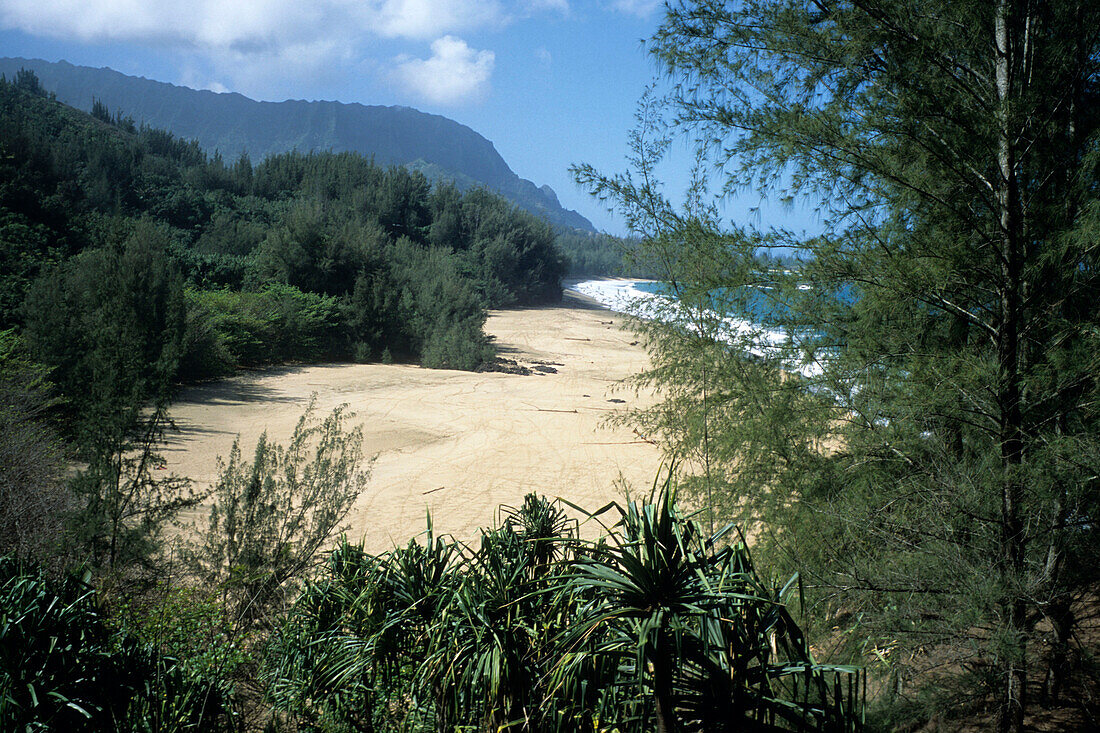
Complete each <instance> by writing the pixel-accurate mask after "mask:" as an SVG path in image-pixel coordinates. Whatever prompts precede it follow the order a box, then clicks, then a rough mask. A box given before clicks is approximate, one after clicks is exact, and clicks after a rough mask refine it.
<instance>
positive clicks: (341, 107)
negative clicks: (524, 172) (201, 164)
mask: <svg viewBox="0 0 1100 733" xmlns="http://www.w3.org/2000/svg"><path fill="white" fill-rule="evenodd" d="M22 68H25V69H27V70H28V71H33V72H34V73H35V74H36V75H37V76H38V77H39V79H40V81H41V83H42V85H43V87H44V88H45V89H46V90H47V91H49V92H53V93H55V94H56V95H57V98H58V99H59V100H61V101H62V102H65V103H66V104H70V105H72V106H74V107H77V108H78V109H83V110H85V111H89V110H91V109H92V105H93V104H94V102H95V101H97V100H98V101H99V102H101V103H103V104H106V105H107V106H108V107H110V108H111V109H112V110H121V111H122V112H123V113H124V114H125V115H127V116H129V117H132V118H133V119H134V120H136V121H137V122H138V123H139V124H147V125H149V126H151V127H157V128H161V129H164V130H168V131H170V132H172V133H173V134H174V135H176V136H177V137H182V138H185V139H187V140H192V139H194V140H196V141H197V142H198V144H199V146H200V147H201V148H202V149H203V150H204V151H206V152H207V153H209V154H213V153H214V152H215V151H220V152H221V154H222V155H223V156H226V157H227V158H236V157H237V156H239V155H240V154H241V153H245V152H247V153H248V154H249V155H251V156H252V158H253V160H255V161H260V160H264V159H266V158H267V157H268V156H271V155H279V154H283V153H290V152H299V153H309V152H315V151H331V152H337V153H339V152H354V153H360V154H362V155H364V156H366V157H369V158H371V159H373V160H374V161H375V162H376V163H378V164H380V165H384V166H389V165H399V166H406V167H408V168H410V169H412V170H418V171H420V172H422V173H424V174H425V175H426V176H428V178H429V179H430V180H432V181H440V182H448V181H449V182H452V183H454V184H455V185H456V186H457V187H458V188H460V189H461V190H468V189H470V188H476V187H484V188H488V189H489V190H491V191H493V192H494V193H498V194H500V195H502V196H504V197H505V198H507V199H508V200H509V201H511V202H512V203H514V204H516V205H517V206H519V207H521V208H523V209H524V210H526V211H528V212H530V213H534V214H537V215H539V216H541V217H543V218H545V219H546V220H547V221H549V222H550V223H552V224H554V225H556V226H560V227H562V228H563V229H564V230H566V231H572V230H574V229H576V230H580V231H587V232H594V231H595V229H594V228H593V226H592V223H591V222H589V221H588V220H587V219H585V218H584V217H583V216H581V215H580V214H578V213H577V212H575V211H571V210H568V209H564V208H562V206H561V204H560V203H559V202H558V198H557V195H556V194H555V193H554V192H553V190H551V189H550V188H549V187H548V186H542V187H539V186H536V185H535V184H534V183H532V182H531V181H528V180H526V179H523V178H520V177H519V176H518V175H516V174H515V172H513V171H512V169H511V168H510V167H509V166H508V164H507V163H506V162H505V161H504V159H503V158H502V157H501V156H500V154H499V153H498V152H497V151H496V149H495V148H494V147H493V143H492V142H490V141H489V140H486V139H485V138H484V137H482V136H481V135H479V134H478V133H476V132H475V131H473V130H471V129H470V128H468V127H466V126H465V125H461V124H459V123H457V122H455V121H454V120H451V119H448V118H446V117H441V116H439V115H430V114H426V113H424V112H420V111H419V110H415V109H412V108H410V107H383V106H365V105H361V104H343V103H340V102H318V101H315V102H307V101H305V100H287V101H285V102H257V101H255V100H253V99H249V98H247V97H244V96H242V95H240V94H216V93H214V92H210V91H202V90H197V89H189V88H187V87H179V86H175V85H173V84H165V83H163V82H158V81H153V80H151V79H144V78H138V77H133V76H127V75H125V74H120V73H118V72H117V71H113V70H111V69H92V68H89V67H86V66H73V65H72V64H69V63H66V62H64V61H62V62H59V63H50V62H47V61H42V60H40V59H22V58H8V59H0V73H2V74H7V76H8V77H9V78H11V77H14V75H15V74H16V72H18V70H19V69H22Z"/></svg>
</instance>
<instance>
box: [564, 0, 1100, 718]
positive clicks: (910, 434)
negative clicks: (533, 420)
mask: <svg viewBox="0 0 1100 733" xmlns="http://www.w3.org/2000/svg"><path fill="white" fill-rule="evenodd" d="M670 6H671V8H670V10H669V12H668V14H667V16H666V18H665V21H664V23H663V24H662V25H661V27H660V28H659V30H658V31H657V32H656V34H655V35H654V37H653V39H652V44H651V49H652V51H653V53H654V56H655V58H656V60H657V61H658V63H659V64H660V65H661V68H662V70H663V71H664V72H665V73H666V74H667V78H668V80H669V82H670V88H671V92H670V94H669V96H668V98H667V99H665V100H663V102H664V104H661V103H658V102H657V101H656V100H646V102H647V103H646V104H645V105H643V113H644V118H643V129H642V130H641V131H640V132H639V134H637V135H636V136H635V137H634V140H635V142H636V143H637V149H636V150H635V156H634V161H635V163H636V164H637V165H638V166H639V167H640V169H641V170H636V171H632V174H623V175H617V176H605V175H601V174H600V173H598V172H597V171H594V170H592V169H591V168H586V167H581V168H579V169H578V170H577V173H578V177H579V179H580V180H581V181H582V182H584V183H586V184H587V185H589V186H590V187H591V189H592V191H593V192H594V193H596V194H598V195H600V196H601V197H603V198H605V199H608V200H612V201H615V202H617V203H618V204H619V205H620V207H621V209H622V211H623V212H624V213H625V214H626V215H627V216H628V217H629V218H630V220H631V221H632V223H633V224H634V226H635V228H636V230H637V231H638V232H639V234H641V235H644V236H645V243H644V246H645V248H646V249H647V250H648V252H649V253H650V261H652V262H654V263H658V264H660V265H663V267H664V272H663V275H662V277H663V279H665V280H667V281H668V282H669V283H670V287H672V288H673V290H674V292H675V294H676V295H677V297H678V302H679V304H680V308H679V311H678V312H676V313H672V314H670V318H672V319H673V320H674V321H675V323H676V325H673V326H667V325H662V324H660V323H653V322H651V323H643V324H641V328H642V329H643V330H644V331H645V333H646V334H647V336H648V337H649V339H648V340H649V343H650V344H651V346H652V352H653V362H652V363H653V368H652V369H651V370H650V371H649V372H647V373H646V374H645V375H643V376H642V377H641V380H642V381H643V382H644V383H649V384H655V385H657V386H659V387H660V388H662V390H663V393H664V396H665V400H664V401H663V402H662V403H661V404H660V405H659V406H658V407H657V408H655V409H654V410H651V411H648V412H645V413H642V414H639V415H637V416H636V420H637V421H638V422H639V423H640V424H639V430H640V432H643V433H644V434H646V435H653V436H663V439H664V441H665V445H666V447H667V449H668V451H669V453H670V454H671V455H672V456H675V457H678V458H679V459H680V460H682V461H685V462H688V463H690V464H691V466H692V468H693V470H692V471H690V472H689V473H690V474H691V475H689V476H685V477H684V479H683V482H682V483H683V488H682V490H683V491H684V492H685V493H687V494H690V495H691V496H692V497H693V498H694V499H695V500H696V501H697V502H698V503H699V504H700V505H701V506H702V507H704V508H705V510H706V511H707V512H708V513H709V514H711V515H712V516H715V517H719V518H721V517H726V518H732V519H734V520H736V521H738V522H739V523H741V524H743V525H745V526H747V527H752V526H755V527H756V528H757V531H756V532H755V536H756V537H757V538H758V540H757V543H756V547H755V548H754V549H755V551H756V552H757V553H758V556H759V557H765V558H769V559H770V560H772V561H774V562H779V563H791V564H792V565H794V566H797V567H798V568H799V569H800V570H801V571H802V572H803V576H804V578H805V579H806V581H807V585H808V587H809V588H810V596H811V598H812V599H813V601H814V605H815V608H816V609H817V613H815V614H814V616H815V618H817V619H818V620H819V623H820V627H821V632H823V634H824V635H825V638H828V639H829V640H831V641H833V642H836V644H837V650H838V653H839V654H841V655H844V654H850V655H851V656H850V657H849V658H859V659H862V660H864V661H865V662H866V663H868V664H869V665H872V666H873V668H874V674H873V676H874V677H877V678H878V680H879V681H878V684H877V685H876V687H877V688H878V689H880V690H881V694H879V695H878V697H877V709H878V712H877V714H876V715H877V717H878V719H879V720H880V721H882V724H883V725H884V726H889V727H893V726H898V727H901V728H905V729H915V728H916V727H919V726H923V725H927V726H928V727H929V728H932V727H939V726H943V727H944V728H945V729H958V728H960V727H963V726H965V725H967V724H977V725H979V726H982V727H988V728H995V729H997V730H999V731H1020V730H1023V729H1024V728H1025V725H1027V724H1028V723H1029V722H1030V721H1032V720H1034V721H1035V722H1037V723H1040V722H1041V716H1042V715H1043V709H1044V708H1046V707H1059V706H1063V707H1062V710H1061V711H1060V713H1058V714H1059V715H1065V716H1067V717H1066V718H1063V719H1062V720H1063V721H1065V720H1067V719H1072V720H1073V721H1075V723H1076V724H1077V725H1080V726H1082V727H1084V728H1089V729H1091V728H1093V727H1095V726H1096V721H1097V715H1098V711H1097V707H1096V704H1095V699H1096V697H1095V690H1096V689H1097V684H1098V681H1100V674H1098V669H1097V666H1096V658H1095V651H1096V647H1095V631H1094V630H1092V631H1088V628H1089V626H1090V625H1093V624H1095V619H1096V610H1097V607H1096V598H1097V596H1096V593H1097V590H1098V588H1097V577H1098V576H1097V572H1096V568H1097V563H1098V561H1100V527H1098V526H1097V522H1096V519H1097V516H1098V515H1100V485H1098V478H1097V477H1098V475H1100V474H1098V472H1097V470H1096V469H1097V466H1098V465H1100V411H1098V409H1097V407H1098V405H1100V401H1098V399H1097V398H1098V396H1100V381H1098V379H1097V375H1100V362H1098V355H1100V342H1098V340H1097V334H1098V333H1100V311H1098V310H1097V308H1096V303H1097V299H1098V297H1100V260H1098V259H1097V252H1098V250H1097V241H1098V240H1100V219H1098V218H1097V214H1098V211H1100V198H1098V196H1097V192H1098V190H1100V175H1098V171H1100V167H1098V161H1100V157H1098V156H1100V116H1098V115H1097V110H1098V109H1100V106H1098V104H1097V102H1098V100H1100V31H1098V29H1100V16H1098V15H1097V11H1098V6H1097V4H1096V3H1079V2H1073V1H1072V0H1070V1H1067V2H1045V3H1033V2H1026V1H1017V0H998V1H997V2H987V1H984V0H982V1H978V2H938V1H936V0H931V1H927V2H926V1H924V0H920V1H919V2H910V1H906V2H894V1H893V0H868V1H866V2H863V1H861V2H827V1H826V2H803V1H802V0H750V1H746V2H743V3H728V2H719V1H711V0H700V1H698V2H682V3H675V4H670ZM662 110H668V114H669V119H671V120H673V122H671V123H669V124H666V123H665V122H664V120H662V119H661V118H660V117H659V116H658V113H660V112H661V111H662ZM680 134H682V135H683V136H685V137H686V138H687V139H690V140H693V141H700V155H701V156H702V157H703V158H704V159H706V160H709V161H710V162H711V163H713V164H714V166H715V168H717V169H719V170H720V172H721V175H722V176H724V180H723V188H724V190H734V189H737V188H739V187H743V186H758V187H760V188H761V189H762V190H763V191H766V192H768V193H770V194H773V195H774V194H776V193H777V192H778V194H779V195H783V196H792V197H795V196H800V195H801V196H804V197H806V198H808V199H809V200H810V201H813V202H815V203H818V202H820V205H821V207H822V211H823V212H824V213H825V219H826V225H825V231H824V232H823V233H822V234H821V235H820V236H816V237H812V238H809V239H803V238H800V237H797V236H795V235H793V234H791V233H789V232H784V231H768V232H761V231H754V230H752V229H748V228H741V227H736V226H729V225H728V224H726V223H724V222H722V221H721V220H720V219H719V217H718V216H717V215H716V213H715V209H714V207H713V206H712V204H711V203H710V201H711V199H710V198H709V197H708V194H707V192H706V191H704V190H703V189H702V188H701V187H700V188H699V189H697V190H696V191H695V194H694V196H693V197H691V201H690V202H689V205H688V206H687V207H686V208H679V209H678V208H674V207H673V206H671V205H669V203H668V202H667V201H666V200H665V199H664V198H663V196H662V194H661V192H660V191H657V190H655V189H653V188H651V187H649V186H646V185H642V184H641V183H638V182H645V181H648V180H651V177H650V176H648V175H646V174H647V173H648V169H649V168H650V167H651V166H652V165H654V163H655V162H656V161H657V160H658V159H659V158H660V156H661V154H662V153H663V151H664V149H665V146H667V145H668V141H669V139H670V137H671V136H675V135H680ZM773 252H775V253H780V252H782V253H784V256H785V261H783V262H780V261H778V260H777V259H776V258H774V257H770V256H769V253H773ZM762 315H766V316H767V320H768V322H769V323H770V324H771V325H772V326H774V327H775V328H776V331H766V330H764V329H762V328H759V327H746V328H744V329H740V330H739V329H731V328H730V326H729V323H730V319H737V320H739V321H743V320H744V319H746V318H747V319H748V320H750V321H753V322H756V323H758V324H759V323H760V322H761V316H762ZM685 322H687V323H688V324H689V325H690V328H685V327H684V323H685ZM1092 629H1095V626H1094V625H1093V626H1092ZM1090 635H1091V636H1090ZM1066 707H1070V708H1075V710H1074V711H1073V713H1072V714H1071V713H1069V712H1067V710H1066V709H1065V708H1066ZM1032 716H1034V717H1032ZM1061 725H1070V724H1069V723H1065V722H1063V723H1054V724H1053V725H1052V727H1056V728H1060V727H1061Z"/></svg>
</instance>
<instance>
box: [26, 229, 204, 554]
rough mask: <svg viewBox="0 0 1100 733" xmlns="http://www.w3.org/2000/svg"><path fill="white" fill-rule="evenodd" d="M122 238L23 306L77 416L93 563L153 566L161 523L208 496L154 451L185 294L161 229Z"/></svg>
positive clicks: (79, 519) (63, 271) (61, 273)
mask: <svg viewBox="0 0 1100 733" xmlns="http://www.w3.org/2000/svg"><path fill="white" fill-rule="evenodd" d="M120 229H121V232H120V233H117V237H118V239H119V240H120V241H118V242H117V243H115V244H113V245H112V246H109V247H105V248H103V249H100V250H90V251H86V252H84V253H82V254H81V255H79V256H78V257H75V258H73V259H72V260H70V261H69V262H67V263H65V264H64V265H62V266H60V267H58V268H56V269H55V270H53V271H52V272H49V273H47V274H45V275H43V276H42V277H41V278H40V279H39V280H38V281H37V282H36V283H35V285H34V286H33V287H32V289H31V291H30V293H29V294H28V297H27V302H26V304H25V306H24V312H25V315H26V320H27V326H26V338H27V344H28V348H29V351H30V353H31V355H32V356H33V357H35V358H36V359H38V360H40V361H41V362H42V363H44V364H46V365H48V366H50V367H51V368H52V372H51V378H52V379H53V380H54V381H55V382H56V383H57V385H58V387H59V389H60V392H61V395H62V397H63V398H64V400H65V405H66V408H67V409H68V410H70V411H71V414H72V416H73V420H72V427H71V428H70V429H71V430H72V437H73V441H74V443H75V447H76V457H77V459H78V460H79V461H80V462H81V463H82V464H83V467H82V469H81V470H80V471H79V472H78V473H77V475H76V476H75V477H74V478H73V480H72V487H73V489H74V491H75V492H76V494H77V495H78V498H79V500H80V504H81V506H80V508H79V509H78V510H77V511H76V513H75V515H74V516H73V517H72V521H71V523H70V524H71V530H72V536H74V537H75V538H76V539H77V542H78V544H79V545H80V547H82V548H83V549H84V550H85V551H86V552H87V553H88V559H89V560H90V561H91V562H92V563H93V565H95V566H97V567H100V568H102V567H107V568H110V569H112V570H113V569H119V568H125V567H127V566H129V565H131V564H133V563H141V562H145V561H147V560H149V559H150V558H151V557H152V556H153V554H154V552H155V550H156V547H157V541H158V538H159V534H160V531H161V530H162V529H163V525H164V523H165V522H166V521H167V520H168V519H170V518H171V517H172V516H174V515H175V514H176V513H177V512H179V511H180V510H181V509H183V508H185V507H187V506H192V505H194V504H197V503H198V502H199V501H200V500H201V498H202V497H201V496H200V495H198V494H196V493H194V492H192V491H191V490H190V483H189V482H188V481H187V480H186V479H182V478H179V477H175V476H167V475H165V476H162V475H160V474H158V473H157V471H158V470H159V469H160V467H162V465H163V461H162V460H161V458H160V456H159V455H158V453H157V451H158V449H159V447H160V445H161V444H162V443H163V438H164V432H165V430H166V429H167V428H168V427H169V421H168V416H167V411H166V409H167V402H168V399H169V396H170V394H171V388H172V384H173V380H174V378H175V376H176V370H177V365H178V360H179V355H180V350H181V348H180V345H181V340H182V338H183V329H184V303H183V292H182V288H181V286H180V282H179V280H178V278H177V277H176V276H175V273H174V272H173V270H172V269H171V267H170V266H169V265H168V262H167V261H166V259H165V256H164V245H165V242H164V239H163V235H162V233H161V232H160V231H159V230H157V229H156V228H154V227H153V226H152V225H149V224H147V223H140V224H137V225H135V226H133V227H130V226H126V225H120Z"/></svg>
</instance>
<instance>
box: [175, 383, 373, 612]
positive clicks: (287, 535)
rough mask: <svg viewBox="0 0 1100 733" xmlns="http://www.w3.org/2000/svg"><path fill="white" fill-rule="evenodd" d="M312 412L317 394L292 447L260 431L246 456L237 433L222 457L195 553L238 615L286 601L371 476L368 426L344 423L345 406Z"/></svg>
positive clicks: (199, 567)
mask: <svg viewBox="0 0 1100 733" xmlns="http://www.w3.org/2000/svg"><path fill="white" fill-rule="evenodd" d="M313 412H314V404H313V402H312V401H311V403H310V405H309V407H308V408H307V409H306V411H305V413H304V414H303V415H302V417H301V419H300V420H299V421H298V424H297V426H296V427H295V429H294V433H293V434H292V435H291V438H290V443H289V444H288V445H287V447H286V448H283V447H281V446H279V445H277V444H275V443H271V442H269V441H268V439H267V435H266V434H264V435H261V436H260V439H259V441H258V442H257V443H256V450H255V454H254V457H253V460H252V461H251V462H248V461H244V460H242V458H241V451H240V446H239V445H238V443H237V442H236V441H234V443H233V449H232V451H231V452H230V454H229V459H228V462H226V463H222V464H220V469H219V473H220V477H219V479H218V481H217V483H216V484H215V486H214V489H213V495H212V496H213V506H212V507H211V510H210V519H209V524H208V526H207V528H206V530H205V531H203V532H202V533H201V536H200V541H199V543H198V544H197V545H196V546H194V547H192V548H191V549H190V552H189V554H190V556H191V557H192V559H193V561H194V563H195V565H196V567H197V570H198V572H199V574H200V576H201V577H202V579H203V581H204V582H205V583H207V584H209V585H210V586H212V587H217V588H219V589H220V591H221V592H222V594H223V602H224V603H225V604H226V607H227V609H228V610H229V612H230V613H231V614H232V616H233V618H234V619H237V620H238V621H243V622H249V623H250V622H254V621H257V620H266V619H268V618H269V616H270V613H271V612H272V611H273V610H277V609H279V608H281V607H282V606H283V605H284V604H285V598H286V597H287V596H288V595H289V594H290V593H292V592H293V591H294V589H295V587H296V586H295V584H296V583H297V582H298V581H299V580H300V579H301V578H302V577H303V576H304V575H305V574H306V572H307V571H308V570H309V569H310V568H311V567H312V566H313V564H314V562H315V558H316V556H317V553H318V552H319V551H320V550H321V549H322V548H323V547H324V546H325V545H326V544H327V543H328V542H329V541H331V539H332V538H333V537H334V536H335V535H336V534H337V533H338V532H339V531H340V524H341V522H343V520H344V518H345V517H346V516H347V513H348V511H349V510H350V509H351V506H352V504H353V503H354V502H355V499H356V498H357V497H358V496H359V494H360V492H361V491H362V490H363V488H364V487H365V486H366V483H367V480H368V478H369V472H367V471H363V470H362V469H361V462H362V444H363V436H362V429H361V428H359V427H355V428H353V429H351V430H347V429H346V427H345V423H346V420H347V419H348V417H349V416H348V414H347V413H346V411H345V409H344V407H337V408H336V409H335V410H333V412H332V413H331V414H330V415H328V416H327V417H326V418H324V419H323V420H318V419H317V418H316V417H315V416H314V414H313Z"/></svg>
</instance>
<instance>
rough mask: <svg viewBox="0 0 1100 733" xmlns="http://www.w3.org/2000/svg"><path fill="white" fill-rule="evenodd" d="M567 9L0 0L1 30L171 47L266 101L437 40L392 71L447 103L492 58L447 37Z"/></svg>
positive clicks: (533, 4)
mask: <svg viewBox="0 0 1100 733" xmlns="http://www.w3.org/2000/svg"><path fill="white" fill-rule="evenodd" d="M607 1H611V0H607ZM614 1H615V2H619V3H623V2H624V0H614ZM626 4H635V5H636V4H639V0H630V2H627V3H626ZM641 4H644V3H641ZM569 12H570V3H569V2H568V0H177V2H165V3H159V2H153V1H152V0H0V28H9V29H18V30H21V31H23V32H25V33H28V34H32V35H37V36H47V37H52V38H59V39H63V40H67V41H77V42H97V43H104V42H108V43H111V42H113V43H136V44H142V45H145V46H150V47H154V48H158V49H164V50H166V51H167V50H169V49H171V50H174V51H175V52H178V53H181V54H183V55H185V56H186V57H187V58H188V59H189V63H190V64H192V65H193V66H195V67H196V68H203V69H204V70H203V72H202V74H200V75H199V76H200V77H202V79H201V81H202V82H203V86H212V85H213V84H214V82H213V81H212V79H217V80H218V83H221V84H224V85H226V86H229V87H231V88H233V89H235V90H237V91H241V92H243V93H245V94H250V95H252V96H260V97H262V98H265V99H275V98H279V97H280V95H282V94H285V93H287V91H289V90H291V89H296V88H299V87H298V86H297V85H296V84H294V82H296V81H298V80H304V81H309V80H316V79H319V78H325V77H328V78H334V77H336V76H338V75H339V74H340V73H342V72H341V69H344V70H346V69H347V68H349V67H354V66H356V65H357V64H361V63H363V62H365V61H366V60H367V59H369V58H370V56H371V51H372V48H375V47H379V46H380V41H382V40H383V39H388V40H386V42H387V43H393V42H400V41H413V42H417V41H426V40H431V39H438V40H436V41H435V43H433V44H432V54H431V57H430V58H428V59H421V60H418V59H415V58H410V57H404V58H402V60H401V64H400V66H399V71H400V74H399V75H400V78H401V79H402V80H403V81H404V82H405V84H406V86H407V87H410V88H414V89H416V90H418V92H419V93H420V94H421V95H422V96H424V97H426V98H428V99H432V100H444V99H446V100H451V101H455V100H458V99H461V98H469V97H472V96H476V95H477V94H478V93H479V92H480V91H481V90H483V89H484V88H485V86H486V84H487V83H488V79H489V76H490V75H491V73H492V69H493V63H494V56H493V54H492V52H491V51H474V50H472V49H470V48H469V47H467V46H466V45H465V43H464V42H462V41H460V40H459V39H458V38H455V37H454V36H455V35H464V33H465V32H466V31H469V32H474V31H477V30H486V29H492V30H496V29H499V28H502V27H505V26H507V25H509V24H511V23H513V22H517V21H520V20H521V19H524V18H529V17H531V16H533V15H538V14H542V13H560V14H562V15H568V14H569ZM436 44H439V45H438V46H437V45H436ZM384 53H386V55H387V56H389V55H391V54H393V53H396V51H394V50H392V49H390V50H388V51H386V52H384ZM378 60H381V59H378ZM392 66H393V64H392V62H391V63H390V64H389V65H388V68H390V69H391V71H392ZM376 68H377V67H376ZM429 73H430V74H435V75H436V78H435V79H432V78H428V77H429ZM192 81H194V80H192Z"/></svg>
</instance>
